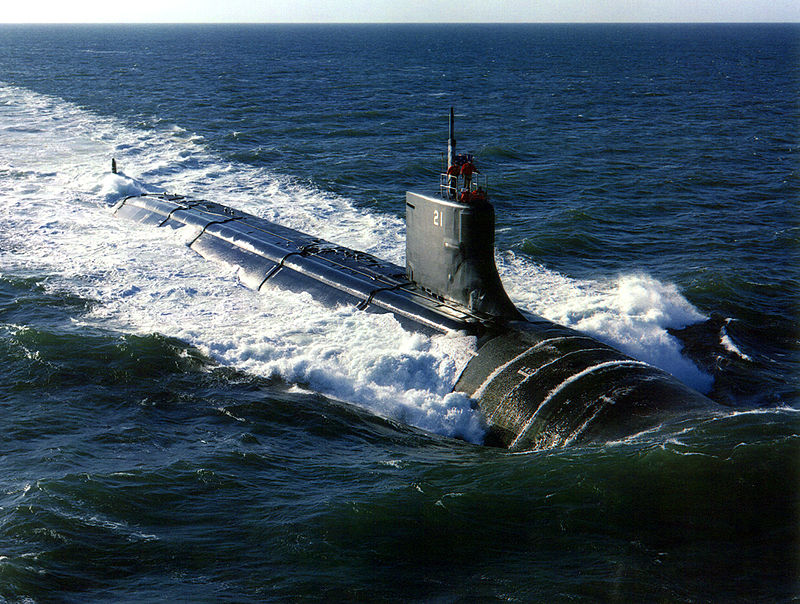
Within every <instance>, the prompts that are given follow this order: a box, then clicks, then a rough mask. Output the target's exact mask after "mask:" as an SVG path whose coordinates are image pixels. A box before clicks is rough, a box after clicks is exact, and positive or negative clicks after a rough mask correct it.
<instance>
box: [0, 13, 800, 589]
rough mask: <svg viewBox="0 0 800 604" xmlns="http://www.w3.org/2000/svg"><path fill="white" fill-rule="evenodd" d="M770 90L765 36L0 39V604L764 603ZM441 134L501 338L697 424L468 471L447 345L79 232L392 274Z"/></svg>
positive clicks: (775, 436)
mask: <svg viewBox="0 0 800 604" xmlns="http://www.w3.org/2000/svg"><path fill="white" fill-rule="evenodd" d="M798 66H800V26H798V25H793V24H787V25H778V24H776V25H457V26H456V25H359V26H355V25H327V26H310V25H281V26H271V25H224V26H223V25H191V26H190V25H184V26H174V25H170V26H167V25H147V26H145V25H124V26H123V25H119V26H111V25H108V26H96V25H74V26H73V25H71V26H23V25H3V26H0V366H1V367H2V373H1V374H0V375H2V380H0V407H1V408H2V414H1V415H0V600H3V601H8V602H87V601H90V602H129V601H130V602H133V601H136V602H142V601H147V602H160V601H198V602H211V601H223V602H226V601H227V602H264V601H276V602H283V601H379V602H380V601H403V602H408V601H412V602H413V601H418V602H461V601H465V602H466V601H469V602H472V601H511V602H566V601H578V602H653V601H660V602H791V601H797V598H798V597H800V356H799V355H798V350H800V346H799V344H800V312H799V309H798V300H800V220H799V218H800V213H799V208H800V206H798V202H799V201H800V178H799V177H800V162H798V157H800V151H799V148H800V102H799V101H798V99H800V69H799V67H798ZM451 106H452V107H454V108H455V112H456V139H457V145H458V150H459V151H461V152H469V153H474V154H475V158H476V165H477V167H478V169H479V170H480V171H481V172H482V173H483V174H484V175H486V177H487V178H488V186H489V195H490V199H491V201H492V202H493V203H494V205H495V209H496V212H497V235H496V261H497V264H498V269H499V271H500V274H501V277H502V279H503V282H504V284H505V286H506V289H507V290H508V292H509V295H510V296H511V298H512V299H513V300H514V302H515V303H516V304H517V305H518V306H519V307H520V308H522V309H524V310H525V311H526V312H528V313H531V314H535V315H540V316H543V317H545V318H547V319H549V320H552V321H554V322H557V323H560V324H563V325H567V326H569V327H571V328H574V329H577V330H579V331H582V332H584V333H587V334H589V335H591V336H593V337H595V338H597V339H599V340H601V341H603V342H606V343H609V344H611V345H613V346H614V347H616V348H618V349H620V350H622V351H623V352H625V353H626V354H628V355H630V356H632V357H634V358H636V359H638V360H641V361H645V362H647V363H650V364H653V365H656V366H657V367H660V368H662V369H664V370H666V371H668V372H670V373H672V374H673V375H674V376H675V377H677V378H678V379H679V380H681V381H683V382H684V383H686V384H688V385H690V386H691V387H693V388H695V389H697V390H700V391H701V392H703V393H704V394H706V395H707V396H709V397H710V398H711V399H713V400H714V401H716V403H718V405H717V406H716V407H715V408H713V409H710V410H709V411H708V412H707V413H705V414H703V415H700V416H696V415H693V416H692V417H691V418H689V417H685V418H681V417H677V418H675V419H674V420H673V421H670V422H668V423H665V424H662V425H661V426H658V427H657V428H654V429H652V430H649V431H647V432H644V433H641V434H636V435H632V436H631V437H629V438H626V439H623V440H617V441H612V442H605V443H595V444H591V445H580V446H579V445H572V446H565V447H558V448H550V449H542V450H534V451H527V452H524V453H515V454H510V453H508V452H507V451H505V450H501V449H496V448H492V447H487V446H484V445H483V444H482V442H483V437H484V435H485V433H486V426H485V422H483V421H482V418H481V417H480V414H479V412H478V411H477V410H475V409H473V407H472V405H471V404H470V402H469V400H468V399H466V397H464V396H463V395H459V394H452V393H451V389H452V386H453V384H454V381H455V379H456V377H457V375H458V371H459V367H461V366H463V362H464V359H465V358H469V355H470V354H471V352H472V349H471V346H472V347H474V340H472V339H470V338H468V337H464V336H463V335H461V334H457V333H456V334H447V335H442V336H436V337H426V336H422V335H420V334H416V333H411V332H408V331H405V330H404V329H403V328H402V327H401V326H400V325H399V324H398V323H397V321H396V320H395V319H394V318H392V317H391V316H388V315H377V314H367V313H363V312H359V311H357V310H354V309H352V308H345V307H342V308H334V309H331V308H326V307H324V306H322V305H320V304H319V303H318V302H316V301H315V300H314V299H312V298H311V297H310V296H309V295H307V294H296V293H291V292H285V291H281V290H278V289H268V291H265V292H262V293H255V292H253V291H250V290H248V289H247V288H245V287H244V286H243V285H242V284H241V283H240V282H239V280H238V278H237V274H236V270H235V269H234V268H231V267H227V266H221V265H217V264H214V263H210V262H207V261H205V260H203V259H202V258H200V257H199V256H197V255H196V254H195V253H194V252H192V251H191V250H189V249H188V248H187V247H186V245H185V243H186V241H185V236H182V235H181V233H180V231H176V232H166V230H164V229H153V228H149V227H144V226H140V225H138V224H135V223H132V222H129V221H124V220H119V219H117V218H115V217H114V216H113V214H112V211H111V208H112V206H113V205H114V204H115V203H116V202H118V201H119V200H120V199H122V198H123V197H125V196H126V195H132V194H137V193H141V192H163V191H169V192H170V193H177V194H184V195H190V196H192V197H196V198H205V199H209V200H212V201H217V202H220V203H224V204H227V205H230V206H232V207H235V208H238V209H241V210H244V211H247V212H251V213H254V214H257V215H259V216H263V217H265V218H268V219H270V220H274V221H276V222H279V223H281V224H285V225H287V226H290V227H292V228H296V229H298V230H301V231H304V232H308V233H313V234H315V235H318V236H320V237H322V238H324V239H326V240H329V241H333V242H336V243H338V244H342V245H345V246H347V247H351V248H355V249H359V250H363V251H366V252H369V253H371V254H374V255H375V256H378V257H381V258H384V259H386V260H389V261H391V262H394V263H397V264H401V265H402V264H404V253H405V252H404V212H405V201H404V193H405V191H406V190H419V191H432V190H434V189H435V187H436V186H437V184H438V173H439V171H440V167H441V162H442V155H443V154H444V153H445V151H446V145H447V115H448V112H449V109H450V107H451ZM112 157H113V158H115V160H116V162H117V165H118V166H119V170H120V173H119V174H118V175H112V174H111V173H110V165H111V158H112Z"/></svg>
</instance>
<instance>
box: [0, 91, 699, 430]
mask: <svg viewBox="0 0 800 604" xmlns="http://www.w3.org/2000/svg"><path fill="white" fill-rule="evenodd" d="M21 124H24V126H25V127H24V128H21V127H19V126H20V125H21ZM111 157H115V158H116V160H117V164H118V166H119V167H120V169H121V172H120V173H119V174H117V175H111V174H109V168H110V158H111ZM164 190H168V191H170V192H174V193H184V194H189V195H191V196H193V197H203V198H207V199H212V200H214V201H219V202H221V203H225V204H228V205H231V206H233V207H237V208H240V209H242V210H244V211H249V212H252V213H255V214H258V215H262V216H264V217H266V218H269V219H273V220H276V221H277V222H280V223H282V224H285V225H287V226H290V227H294V228H298V229H300V230H303V231H306V232H313V233H315V234H317V235H319V236H320V237H322V238H325V239H328V240H330V241H334V242H337V243H340V244H343V245H346V246H348V247H352V248H355V249H360V250H364V251H367V252H369V253H372V254H375V255H376V256H379V257H381V258H385V259H387V260H389V261H392V262H395V263H398V264H403V263H404V258H403V256H404V243H403V242H404V225H403V223H402V221H401V220H399V219H398V218H396V217H394V216H386V215H379V214H373V213H369V212H366V211H363V210H360V209H357V208H355V207H354V206H353V204H351V203H350V202H349V201H348V200H347V199H344V198H341V197H338V196H335V195H332V194H330V193H325V192H320V191H316V190H313V189H309V188H308V187H305V186H302V185H300V184H298V183H297V182H295V181H294V180H292V179H291V178H288V177H285V176H281V175H274V174H271V173H269V172H267V171H266V170H263V169H260V168H254V167H252V166H246V165H242V164H236V163H233V162H227V161H224V160H221V159H220V158H218V157H215V156H214V155H212V154H210V153H209V152H208V151H207V150H206V149H205V148H204V147H203V142H202V138H201V137H197V136H195V135H193V134H192V133H190V132H187V131H185V130H183V129H181V128H178V127H175V128H170V127H168V126H165V127H164V128H163V129H162V130H160V131H159V130H156V131H152V130H148V131H140V130H136V129H132V128H128V127H126V126H124V125H122V124H121V123H120V122H118V121H117V120H115V119H113V118H107V117H103V116H98V115H95V114H93V113H90V112H87V111H84V110H81V109H80V108H78V107H76V106H74V105H72V104H70V103H67V102H65V101H63V100H61V99H57V98H53V97H48V96H45V95H40V94H36V93H33V92H30V91H27V90H24V89H21V88H18V87H13V86H6V85H3V84H2V83H0V225H1V226H2V229H0V231H1V232H0V249H2V250H3V253H2V255H1V256H0V272H15V271H21V272H24V273H25V274H41V275H46V276H48V282H49V283H50V285H51V286H52V287H57V288H59V289H67V290H69V291H72V292H74V293H76V294H78V295H82V296H85V297H87V298H90V299H93V300H97V301H98V304H97V305H95V306H94V308H93V310H92V311H91V312H90V313H89V315H88V316H86V317H85V320H86V321H88V322H90V323H92V324H95V325H101V326H106V327H112V328H120V329H124V330H127V331H133V332H139V333H149V332H156V331H157V332H160V333H163V334H165V335H169V336H174V337H178V338H181V339H182V340H185V341H186V342H188V343H190V344H192V345H194V346H197V347H199V348H200V349H201V350H204V351H205V352H207V353H208V354H209V355H211V356H212V357H214V358H215V359H217V360H219V361H220V362H221V363H224V364H228V365H232V366H236V367H239V368H241V369H243V370H246V371H250V372H253V373H255V374H258V375H279V376H281V377H283V378H284V379H286V380H288V381H290V382H297V383H302V384H306V385H307V386H308V387H310V388H312V389H314V390H316V391H319V392H322V393H324V394H326V395H328V396H331V397H334V398H339V399H342V400H346V401H349V402H352V403H356V404H359V405H361V406H363V407H365V408H368V409H370V410H372V411H373V412H375V413H379V414H383V415H385V416H388V417H392V418H395V419H399V420H402V421H406V422H408V423H411V424H413V425H415V426H418V427H421V428H424V429H427V430H432V431H435V432H438V433H441V434H445V435H450V436H460V437H462V438H466V439H468V440H471V441H473V442H478V441H480V440H481V439H482V436H483V428H482V427H481V422H480V417H479V416H478V414H477V413H476V412H475V411H474V410H472V409H471V408H470V401H469V400H468V399H467V398H466V397H465V396H463V395H461V394H453V393H451V389H452V386H453V384H454V382H455V380H456V378H457V376H458V374H459V371H460V370H461V368H462V367H463V365H464V364H465V363H466V361H467V360H468V359H469V357H470V355H471V354H472V353H473V351H474V347H475V342H474V339H473V338H468V337H464V336H460V335H458V334H452V335H450V336H441V337H437V338H432V339H429V338H424V337H421V336H419V335H417V334H413V333H409V332H407V331H405V330H403V329H402V328H401V327H400V325H399V324H398V323H397V322H396V320H395V319H394V318H393V317H391V316H386V315H373V314H368V313H363V312H358V311H355V310H353V309H348V308H339V309H334V310H331V309H327V308H324V307H322V306H321V305H319V304H318V303H316V302H315V301H314V300H312V299H311V297H310V296H308V295H306V294H292V293H288V292H285V291H282V290H277V289H267V291H265V292H262V293H260V294H258V293H255V292H252V291H250V290H247V289H246V288H244V287H242V286H241V285H240V284H239V282H238V280H237V278H236V271H235V269H232V268H226V267H220V266H218V265H215V264H213V263H209V262H206V261H205V260H203V259H202V258H200V257H199V256H197V255H196V254H195V253H194V252H192V251H191V250H188V249H187V248H186V247H185V246H183V245H182V242H185V240H186V238H187V236H188V235H189V234H190V233H189V229H181V230H179V231H177V232H171V231H169V230H166V229H152V228H145V227H141V226H140V225H136V224H133V223H129V222H127V221H124V220H118V219H116V218H114V217H113V215H112V214H111V212H110V210H109V208H110V206H111V205H112V204H113V203H114V202H116V201H117V200H118V199H120V198H121V197H124V196H126V195H131V194H136V193H139V192H142V191H164ZM401 196H402V192H398V199H401ZM399 203H401V202H399ZM499 265H500V269H501V273H502V275H503V278H504V280H505V282H506V283H507V284H508V288H509V291H510V293H511V295H512V298H514V299H515V301H517V302H519V303H521V305H522V306H524V307H527V309H528V310H530V311H531V312H534V313H536V314H540V315H542V316H545V317H547V318H549V319H551V320H555V321H558V322H561V323H565V324H568V325H571V326H572V327H575V328H576V329H579V330H582V331H586V332H589V333H591V334H593V335H595V336H597V337H598V338H600V339H602V340H605V341H607V342H610V343H612V344H615V345H617V346H618V347H620V348H622V349H623V350H625V351H626V352H628V353H630V354H631V355H632V356H635V357H636V358H639V359H642V360H645V361H648V362H651V363H653V364H655V365H658V366H661V367H662V368H664V369H667V370H668V371H672V372H673V373H674V374H675V375H676V376H677V377H679V378H680V379H683V380H684V381H687V382H688V383H691V384H693V385H695V386H697V385H698V384H700V385H702V384H703V383H704V377H705V376H703V374H702V373H701V372H699V370H697V369H696V368H695V367H694V366H693V365H692V364H691V363H690V362H689V361H688V360H686V359H685V358H683V357H682V356H681V355H680V346H679V345H678V343H677V341H675V340H674V339H673V338H671V336H669V335H668V334H667V333H666V331H665V328H666V327H669V326H677V325H675V324H676V323H680V322H684V321H692V320H698V319H699V318H700V315H699V313H697V311H696V310H695V309H693V308H692V307H691V305H689V304H688V302H686V300H685V299H683V298H682V297H681V296H680V294H679V293H678V292H677V290H676V289H675V288H674V286H670V285H665V284H661V283H659V282H657V281H655V280H653V279H650V278H648V277H646V276H640V277H621V278H619V279H616V280H613V281H610V282H608V283H601V282H588V281H584V282H581V281H576V280H572V279H569V278H567V277H564V276H562V275H559V274H558V273H554V272H552V271H548V270H546V269H544V268H542V267H540V266H537V265H535V264H533V263H531V262H530V261H528V260H526V259H521V258H516V257H514V256H513V255H506V256H503V257H502V258H499Z"/></svg>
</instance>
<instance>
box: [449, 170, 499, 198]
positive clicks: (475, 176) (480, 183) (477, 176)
mask: <svg viewBox="0 0 800 604" xmlns="http://www.w3.org/2000/svg"><path fill="white" fill-rule="evenodd" d="M450 178H451V177H450V176H448V175H447V174H445V173H442V174H439V195H440V196H442V197H443V198H444V199H453V200H458V199H461V195H462V193H464V192H465V191H466V190H467V189H466V187H464V179H463V178H461V177H460V176H459V177H458V178H456V179H455V180H456V185H455V190H453V187H451V186H450V182H449V180H450ZM478 189H481V190H482V191H483V192H484V193H487V192H488V191H489V179H488V178H487V177H486V175H485V174H481V173H480V172H473V173H472V180H471V182H470V184H469V192H470V194H472V193H474V192H475V191H477V190H478Z"/></svg>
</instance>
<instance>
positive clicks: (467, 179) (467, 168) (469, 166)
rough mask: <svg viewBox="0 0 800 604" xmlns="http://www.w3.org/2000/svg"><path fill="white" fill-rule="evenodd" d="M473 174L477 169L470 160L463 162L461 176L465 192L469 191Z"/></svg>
mask: <svg viewBox="0 0 800 604" xmlns="http://www.w3.org/2000/svg"><path fill="white" fill-rule="evenodd" d="M473 172H478V169H477V168H476V167H475V165H474V164H473V163H472V162H471V161H470V160H467V161H465V162H464V165H463V166H461V176H463V177H464V188H465V189H466V190H467V191H469V189H470V186H471V185H472V173H473ZM478 174H480V172H478Z"/></svg>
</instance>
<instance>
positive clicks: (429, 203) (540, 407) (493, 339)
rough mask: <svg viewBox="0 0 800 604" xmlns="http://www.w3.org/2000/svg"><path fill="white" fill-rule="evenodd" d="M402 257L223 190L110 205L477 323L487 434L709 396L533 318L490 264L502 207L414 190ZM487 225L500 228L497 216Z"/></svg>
mask: <svg viewBox="0 0 800 604" xmlns="http://www.w3.org/2000/svg"><path fill="white" fill-rule="evenodd" d="M406 211H407V266H406V268H405V269H404V268H402V267H400V266H397V265H394V264H391V263H388V262H385V261H383V260H381V259H379V258H376V257H375V256H372V255H370V254H366V253H364V252H359V251H356V250H352V249H349V248H345V247H342V246H338V245H335V244H333V243H330V242H327V241H325V240H323V239H320V238H317V237H314V236H312V235H309V234H306V233H302V232H300V231H296V230H294V229H290V228H288V227H285V226H282V225H279V224H276V223H274V222H271V221H268V220H266V219H264V218H260V217H258V216H254V215H252V214H248V213H245V212H240V211H238V210H234V209H232V208H230V207H228V206H225V205H221V204H219V203H215V202H211V201H206V200H195V199H190V198H187V197H184V196H179V195H168V194H158V195H151V194H142V195H138V196H132V197H127V198H125V199H123V200H122V201H121V202H119V203H118V204H117V205H116V206H115V208H114V212H115V214H116V215H117V216H120V217H124V218H128V219H131V220H134V221H137V222H139V223H142V224H147V225H152V226H157V227H164V228H173V229H177V228H183V227H191V228H193V229H194V230H195V234H194V236H193V237H192V238H191V240H190V241H189V243H188V246H189V247H190V248H191V249H192V250H194V251H195V252H197V253H199V254H200V255H202V256H204V257H206V258H208V259H211V260H214V261H218V262H221V263H224V264H226V265H231V266H236V267H238V271H239V277H240V279H241V281H242V282H243V283H244V284H245V285H246V286H247V287H250V288H252V289H255V290H259V289H262V288H264V287H270V286H277V287H280V288H284V289H288V290H293V291H305V292H309V293H311V294H312V295H313V296H314V297H315V298H316V299H317V300H319V301H320V302H322V303H323V304H326V305H328V306H337V305H342V304H347V305H354V306H356V307H358V308H359V309H362V310H364V311H366V312H383V313H386V312H388V313H391V314H393V315H394V316H395V317H396V318H397V319H398V321H400V323H401V324H402V325H403V326H404V327H405V328H406V329H409V330H413V331H418V332H422V333H425V334H428V335H432V334H435V333H446V332H451V331H462V332H466V333H468V334H471V335H475V336H476V337H477V341H478V347H477V352H476V354H475V355H474V356H473V358H472V359H470V361H469V362H468V363H467V364H466V366H465V368H464V369H463V371H462V373H461V375H460V376H459V378H458V380H457V382H456V384H455V385H454V388H453V389H454V390H455V391H458V392H464V393H466V394H467V395H469V396H470V397H471V398H472V399H473V400H474V404H475V405H477V407H478V408H479V409H480V411H481V412H482V415H483V417H484V418H485V420H486V423H487V427H488V433H487V437H486V441H485V444H487V445H494V446H500V447H506V448H508V449H511V450H513V451H524V450H530V449H535V448H542V447H550V446H557V445H563V444H569V443H574V442H588V441H607V440H609V439H616V438H621V437H624V436H626V435H630V434H634V433H637V432H640V431H642V430H645V429H647V428H649V427H653V426H654V425H657V424H658V423H659V422H660V421H661V420H662V419H663V417H664V415H665V414H666V413H675V411H676V409H691V408H697V407H704V406H707V405H709V404H711V401H709V399H707V398H705V397H704V396H702V395H701V394H699V393H698V392H696V391H694V390H692V389H690V388H688V387H687V386H685V385H683V384H681V383H680V382H678V381H677V380H676V379H675V378H673V377H672V376H671V375H669V374H667V373H666V372H664V371H661V370H659V369H657V368H655V367H652V366H650V365H647V364H646V363H643V362H640V361H637V360H635V359H632V358H630V357H628V356H626V355H624V354H622V353H621V352H619V351H617V350H615V349H613V348H612V347H610V346H608V345H606V344H603V343H601V342H598V341H597V340H594V339H592V338H590V337H588V336H586V335H583V334H580V333H578V332H576V331H574V330H571V329H569V328H566V327H563V326H560V325H556V324H554V323H551V322H549V321H546V320H545V319H542V318H538V317H532V318H525V317H524V316H523V315H522V314H521V313H520V312H519V311H518V310H517V309H516V308H515V307H514V305H513V303H512V302H511V300H510V299H509V298H508V295H507V294H506V292H505V290H504V289H503V286H502V283H501V281H500V277H499V275H498V273H497V268H496V266H495V263H494V228H493V225H494V210H493V208H492V206H491V204H489V203H488V202H487V201H479V202H478V203H477V204H476V203H461V202H456V201H453V200H449V199H446V198H443V197H438V196H433V195H423V194H419V193H407V195H406ZM489 227H491V228H489Z"/></svg>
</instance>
